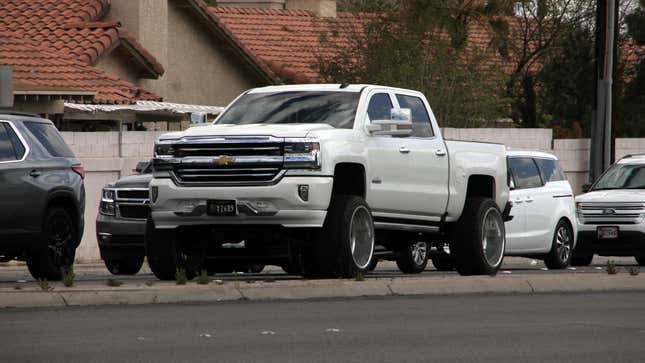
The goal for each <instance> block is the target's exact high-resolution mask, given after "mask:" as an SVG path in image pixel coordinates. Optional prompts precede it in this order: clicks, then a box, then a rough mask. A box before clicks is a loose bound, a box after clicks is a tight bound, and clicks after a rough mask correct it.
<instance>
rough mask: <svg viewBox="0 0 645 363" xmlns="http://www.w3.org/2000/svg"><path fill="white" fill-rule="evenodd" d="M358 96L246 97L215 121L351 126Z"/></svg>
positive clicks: (281, 94)
mask: <svg viewBox="0 0 645 363" xmlns="http://www.w3.org/2000/svg"><path fill="white" fill-rule="evenodd" d="M359 97H360V93H359V92H334V91H322V92H310V91H295V92H274V93H248V94H245V95H243V96H241V97H240V98H238V99H237V100H236V101H235V103H234V104H233V105H231V107H229V109H228V110H226V112H225V113H224V114H223V115H222V116H220V118H219V119H217V121H216V123H217V124H237V125H247V124H328V125H331V126H333V127H336V128H343V129H351V128H352V127H353V126H354V117H355V116H356V107H357V106H358V99H359Z"/></svg>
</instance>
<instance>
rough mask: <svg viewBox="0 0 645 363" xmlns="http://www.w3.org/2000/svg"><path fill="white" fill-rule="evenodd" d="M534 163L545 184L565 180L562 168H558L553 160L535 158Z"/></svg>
mask: <svg viewBox="0 0 645 363" xmlns="http://www.w3.org/2000/svg"><path fill="white" fill-rule="evenodd" d="M535 162H536V163H537V164H538V166H539V167H540V171H541V172H542V178H543V179H544V181H545V182H547V183H548V182H554V181H561V180H567V177H566V176H565V175H564V172H563V171H562V168H561V167H560V165H559V164H558V162H557V161H555V160H553V159H539V158H536V159H535Z"/></svg>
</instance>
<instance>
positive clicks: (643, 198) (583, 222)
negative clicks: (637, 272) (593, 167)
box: [573, 155, 645, 266]
mask: <svg viewBox="0 0 645 363" xmlns="http://www.w3.org/2000/svg"><path fill="white" fill-rule="evenodd" d="M585 189H588V192H587V193H586V194H583V195H580V196H578V197H577V198H576V208H577V214H578V229H579V230H580V235H579V241H578V247H577V248H576V250H575V252H574V255H573V263H574V264H576V265H588V264H590V263H591V260H592V259H593V255H594V254H598V255H601V256H634V257H635V258H636V262H638V264H639V265H641V266H644V265H645V218H644V217H645V155H633V156H632V155H628V156H625V157H624V158H623V159H621V160H619V161H618V162H617V163H615V164H614V165H612V166H611V168H609V169H608V170H607V171H606V172H605V173H604V174H603V175H602V176H601V177H600V178H599V179H598V180H597V181H596V182H595V183H594V184H593V186H591V187H590V188H585Z"/></svg>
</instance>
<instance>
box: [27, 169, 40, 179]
mask: <svg viewBox="0 0 645 363" xmlns="http://www.w3.org/2000/svg"><path fill="white" fill-rule="evenodd" d="M29 176H31V177H33V178H37V177H39V176H40V172H39V171H38V170H32V171H30V172H29Z"/></svg>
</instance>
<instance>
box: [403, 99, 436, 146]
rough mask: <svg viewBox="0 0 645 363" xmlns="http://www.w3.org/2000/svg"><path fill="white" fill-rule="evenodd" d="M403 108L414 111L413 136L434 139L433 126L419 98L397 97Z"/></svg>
mask: <svg viewBox="0 0 645 363" xmlns="http://www.w3.org/2000/svg"><path fill="white" fill-rule="evenodd" d="M396 99H397V101H399V106H401V108H409V109H410V110H411V111H412V134H411V135H410V136H414V137H432V136H434V132H432V125H431V123H430V116H429V115H428V110H426V106H425V104H424V103H423V100H421V99H420V98H419V97H414V96H406V95H396Z"/></svg>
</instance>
